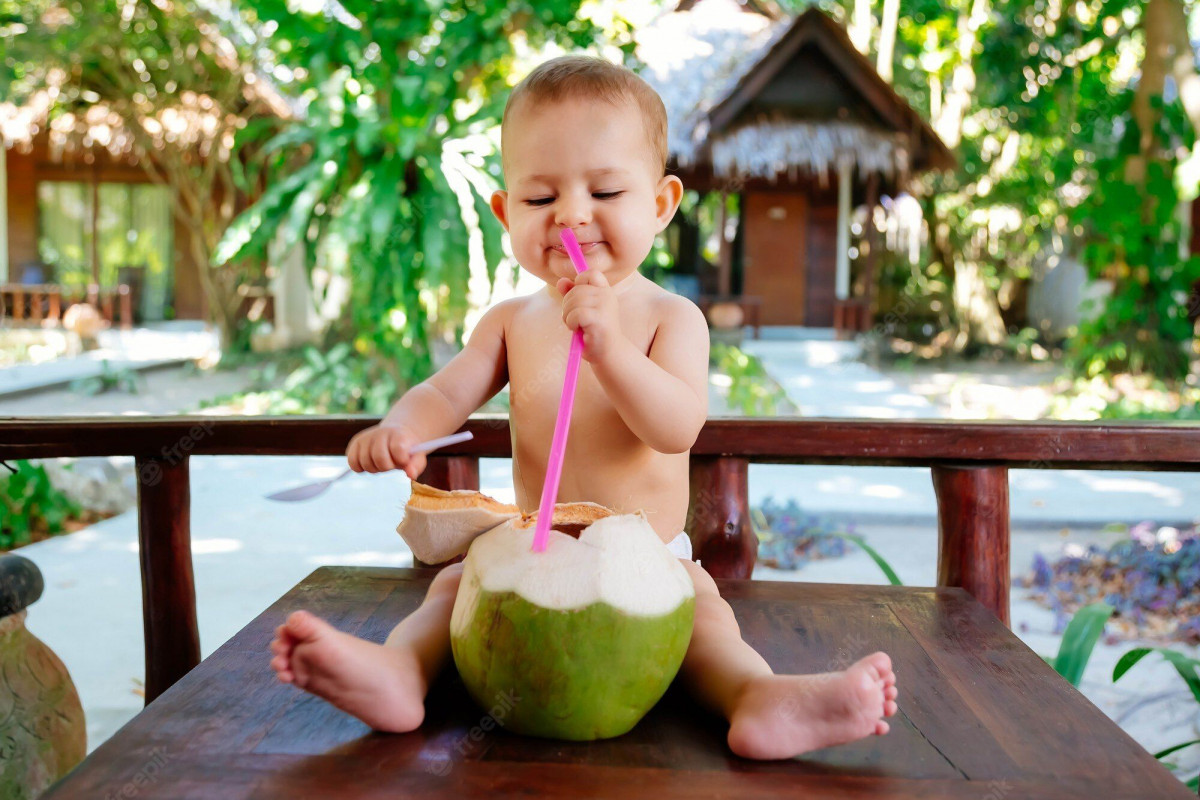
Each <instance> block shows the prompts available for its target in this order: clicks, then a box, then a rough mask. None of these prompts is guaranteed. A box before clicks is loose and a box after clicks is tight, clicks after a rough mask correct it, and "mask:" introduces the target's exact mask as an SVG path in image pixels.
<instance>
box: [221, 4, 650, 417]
mask: <svg viewBox="0 0 1200 800" xmlns="http://www.w3.org/2000/svg"><path fill="white" fill-rule="evenodd" d="M334 5H336V8H334V9H333V10H330V8H331V6H330V5H325V4H304V5H302V6H301V7H299V8H297V5H296V4H295V3H294V2H286V1H285V0H250V2H246V3H244V4H243V10H244V12H245V13H246V16H247V20H248V22H249V24H250V25H251V26H252V27H254V28H255V29H257V30H260V31H262V32H263V33H264V34H265V36H264V38H263V40H262V45H263V47H264V48H266V49H268V50H269V54H270V60H271V62H272V70H271V71H272V74H273V75H276V76H277V77H279V79H280V80H281V81H282V85H283V87H284V89H285V90H286V91H287V92H289V93H290V94H292V95H293V96H296V97H299V98H301V100H302V102H303V103H304V104H305V112H304V115H303V119H300V120H295V121H292V122H290V123H286V124H284V125H283V127H282V129H280V128H279V127H278V126H276V125H274V124H268V123H261V124H251V125H248V126H247V127H246V128H245V129H244V130H243V131H242V132H241V133H239V135H238V137H237V139H236V142H235V151H237V152H241V151H243V150H246V149H255V150H256V151H257V152H259V153H261V155H262V156H263V158H262V159H260V160H258V161H255V162H254V166H252V167H251V166H249V165H250V163H251V162H250V160H246V161H245V163H246V164H247V168H246V169H245V170H244V171H243V172H242V173H240V174H239V175H238V176H237V180H238V184H239V185H240V186H242V187H244V188H246V189H248V188H250V187H252V186H255V185H258V184H259V183H260V182H265V183H266V185H267V186H268V188H267V190H266V191H265V192H264V193H263V195H262V197H261V198H260V199H259V201H258V202H257V203H255V205H254V206H253V207H252V208H250V209H249V210H247V211H246V212H245V213H244V214H242V215H241V216H240V217H239V218H238V219H237V221H236V222H235V223H234V224H233V225H232V226H230V228H229V229H228V230H227V231H226V234H225V237H224V239H223V241H222V243H221V246H220V247H219V248H218V250H217V252H216V254H215V256H214V258H215V261H216V262H218V263H220V262H224V261H227V260H236V259H241V258H246V257H248V256H251V255H258V254H261V253H263V252H264V251H265V248H266V246H267V244H268V243H269V242H271V241H272V240H273V239H275V238H276V237H277V236H279V237H281V239H282V240H283V241H284V242H285V243H287V244H292V243H298V242H303V243H306V244H307V245H308V252H309V254H310V263H309V266H310V268H313V269H317V270H319V273H314V274H317V275H319V276H320V278H319V280H316V281H314V283H315V284H316V285H317V286H318V287H320V286H322V285H324V286H332V285H333V284H334V283H336V281H335V280H334V279H335V278H336V279H341V280H342V281H343V283H348V285H349V297H348V299H347V301H346V303H345V305H344V309H345V311H344V315H343V317H342V318H341V319H340V320H339V321H338V323H337V324H336V325H335V326H334V328H333V330H332V331H331V338H330V341H331V343H335V342H344V343H348V344H350V345H351V346H352V348H353V351H354V353H355V354H356V357H361V358H365V359H366V360H367V361H368V362H369V364H370V369H369V374H368V375H367V376H366V379H367V380H368V381H369V382H370V383H371V384H372V385H387V386H389V387H390V388H391V389H392V393H393V394H394V393H395V392H396V391H400V390H403V389H404V388H406V387H407V386H409V385H411V384H412V383H414V382H415V381H417V380H419V379H421V378H423V377H425V376H426V375H427V374H428V372H429V371H430V369H431V366H432V356H431V350H432V346H433V343H434V340H435V339H436V338H441V339H444V340H446V341H447V342H449V343H451V344H457V343H458V342H459V341H460V340H461V337H462V334H463V325H464V317H465V314H466V312H467V310H468V309H467V303H468V296H469V291H468V290H469V281H470V278H471V277H472V271H471V266H472V265H471V259H472V256H471V251H472V250H473V249H476V248H477V256H478V258H480V259H481V263H482V265H483V268H484V269H485V270H486V279H487V280H491V279H493V278H494V276H495V271H496V269H497V268H498V266H499V265H500V263H501V262H502V261H503V259H504V254H503V251H502V249H501V234H502V229H501V227H500V225H499V223H498V222H497V221H496V220H495V219H494V217H493V216H492V213H491V211H490V209H489V206H488V198H489V196H490V195H491V193H492V191H493V189H495V188H497V186H498V182H499V179H500V164H499V159H498V157H497V155H496V147H495V142H494V141H492V140H491V139H490V138H489V137H490V136H491V135H492V132H493V131H494V129H495V126H496V125H497V124H498V122H499V120H500V115H501V113H502V111H503V108H504V103H505V101H506V99H507V95H508V90H509V88H510V86H511V84H512V83H513V82H514V79H515V78H516V77H518V76H517V71H518V64H519V62H518V60H517V59H518V55H519V52H518V51H519V50H521V49H522V48H525V49H529V48H539V47H541V46H542V45H544V44H546V43H547V42H550V41H556V42H561V43H562V44H564V45H567V46H569V47H586V46H591V45H594V44H595V43H596V42H597V40H598V37H600V36H601V35H604V36H605V37H606V38H607V39H608V40H609V41H613V42H616V43H618V44H623V45H624V46H625V47H626V49H629V47H630V37H629V31H628V29H627V27H626V26H624V25H623V23H621V21H620V20H616V21H614V23H613V24H612V25H611V26H610V27H609V28H608V29H602V28H600V27H599V26H598V25H596V24H594V23H593V22H592V21H591V20H590V19H589V18H588V15H581V14H580V3H579V0H553V1H552V2H539V3H530V2H516V3H512V2H499V0H482V1H481V2H463V0H452V2H410V3H393V4H383V5H380V4H378V3H375V2H367V0H355V1H354V2H347V1H344V2H341V3H340V4H334ZM485 295H486V292H485Z"/></svg>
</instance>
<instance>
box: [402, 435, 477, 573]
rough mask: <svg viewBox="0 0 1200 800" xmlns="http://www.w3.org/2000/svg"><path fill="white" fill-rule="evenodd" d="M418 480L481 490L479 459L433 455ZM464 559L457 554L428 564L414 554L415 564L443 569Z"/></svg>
mask: <svg viewBox="0 0 1200 800" xmlns="http://www.w3.org/2000/svg"><path fill="white" fill-rule="evenodd" d="M417 482H418V483H423V484H425V485H426V486H432V487H434V488H435V489H445V490H446V491H453V490H455V489H471V490H473V491H479V459H478V458H477V457H475V456H438V455H431V456H429V457H427V458H426V460H425V471H424V472H422V473H421V474H420V475H418V476H417ZM462 560H463V556H456V557H454V558H452V559H450V560H449V561H446V562H443V563H441V564H426V563H425V562H424V561H421V560H419V559H418V558H417V557H416V556H413V566H414V567H434V568H435V569H441V568H442V567H444V566H446V565H447V564H455V563H458V562H459V561H462Z"/></svg>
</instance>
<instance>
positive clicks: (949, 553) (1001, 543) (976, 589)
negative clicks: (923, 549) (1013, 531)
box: [932, 466, 1010, 625]
mask: <svg viewBox="0 0 1200 800" xmlns="http://www.w3.org/2000/svg"><path fill="white" fill-rule="evenodd" d="M932 469H933V490H934V493H935V494H936V495H937V502H938V578H937V582H938V586H960V587H962V588H963V589H966V590H967V591H968V592H970V593H971V594H972V595H974V596H975V599H977V600H979V602H981V603H983V604H984V605H985V606H987V607H988V608H989V609H991V610H992V613H994V614H995V615H996V616H997V617H999V618H1000V621H1001V622H1003V623H1004V624H1005V625H1007V624H1008V621H1009V616H1008V585H1009V582H1010V579H1009V514H1008V468H1007V467H1004V466H984V467H976V466H935V467H933V468H932Z"/></svg>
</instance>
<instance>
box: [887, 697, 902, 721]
mask: <svg viewBox="0 0 1200 800" xmlns="http://www.w3.org/2000/svg"><path fill="white" fill-rule="evenodd" d="M899 710H900V706H898V705H896V701H895V700H888V701H886V702H885V703H884V704H883V715H884V716H885V717H894V716H896V712H897V711H899Z"/></svg>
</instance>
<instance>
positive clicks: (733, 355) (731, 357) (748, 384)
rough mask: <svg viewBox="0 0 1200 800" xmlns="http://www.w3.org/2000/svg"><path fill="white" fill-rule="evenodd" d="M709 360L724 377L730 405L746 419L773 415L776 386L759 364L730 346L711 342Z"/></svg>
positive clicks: (777, 388) (755, 359)
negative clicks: (726, 378)
mask: <svg viewBox="0 0 1200 800" xmlns="http://www.w3.org/2000/svg"><path fill="white" fill-rule="evenodd" d="M709 361H710V363H711V364H712V367H713V369H714V370H716V371H717V372H718V373H721V374H723V375H727V376H728V377H729V379H730V381H731V383H730V385H729V397H728V401H729V405H731V406H732V407H734V408H736V409H738V410H739V411H741V413H742V415H743V416H746V417H772V416H775V415H776V408H777V405H776V400H777V395H778V393H779V387H778V386H777V385H776V384H775V382H774V381H772V380H771V377H770V376H769V375H768V374H767V371H766V369H765V368H764V367H763V365H762V362H761V361H759V360H758V359H757V358H755V357H754V356H752V355H750V354H749V353H746V352H744V351H743V350H741V349H739V348H737V347H734V346H733V345H728V344H723V343H721V342H713V344H712V349H711V350H710V351H709Z"/></svg>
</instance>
